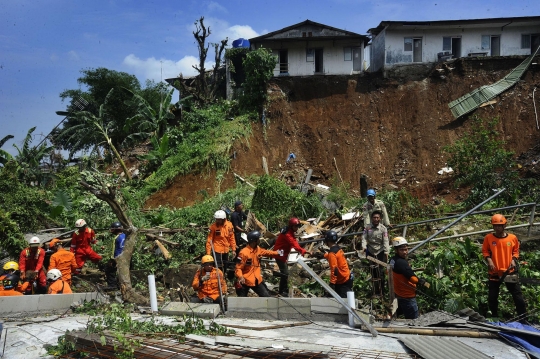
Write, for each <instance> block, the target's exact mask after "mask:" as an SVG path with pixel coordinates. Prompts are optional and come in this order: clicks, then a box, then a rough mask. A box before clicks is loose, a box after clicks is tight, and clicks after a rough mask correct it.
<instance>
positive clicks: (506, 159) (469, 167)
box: [444, 117, 520, 205]
mask: <svg viewBox="0 0 540 359" xmlns="http://www.w3.org/2000/svg"><path fill="white" fill-rule="evenodd" d="M498 122H499V120H498V119H496V118H495V119H493V120H490V121H484V120H482V119H480V118H478V117H474V118H473V125H472V127H471V130H470V131H469V132H467V133H465V134H464V135H463V136H462V137H461V138H460V139H459V140H457V141H456V142H454V143H453V144H452V145H449V146H447V147H445V148H444V151H445V152H447V153H448V154H449V155H450V158H449V159H448V165H449V166H451V167H452V168H453V169H454V171H455V179H456V181H455V184H456V186H471V193H470V195H469V198H467V201H466V202H467V204H470V205H474V204H478V203H480V202H482V201H483V200H484V199H486V198H488V197H489V196H491V195H492V194H493V189H495V188H506V192H505V193H503V194H502V195H501V196H499V197H498V198H497V200H496V201H497V203H499V204H505V203H506V204H515V203H516V202H517V200H518V196H519V194H520V183H519V176H518V172H517V169H516V164H515V162H514V159H513V155H514V153H513V152H510V151H506V150H505V149H504V145H505V142H504V141H503V140H501V136H500V134H499V132H497V130H496V126H497V123H498Z"/></svg>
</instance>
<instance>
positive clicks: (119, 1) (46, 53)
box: [0, 0, 540, 153]
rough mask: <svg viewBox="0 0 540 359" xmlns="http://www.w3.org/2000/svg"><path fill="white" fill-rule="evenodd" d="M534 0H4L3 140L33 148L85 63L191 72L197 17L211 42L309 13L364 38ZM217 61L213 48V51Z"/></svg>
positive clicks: (146, 75) (527, 7)
mask: <svg viewBox="0 0 540 359" xmlns="http://www.w3.org/2000/svg"><path fill="white" fill-rule="evenodd" d="M539 10H540V6H539V5H538V1H537V0H515V1H507V0H504V1H503V0H491V1H489V0H483V1H475V0H468V1H464V0H453V1H448V0H444V1H442V0H434V1H423V0H416V1H408V0H405V1H395V0H391V1H376V0H370V1H364V0H309V1H308V0H304V1H300V0H289V1H280V0H277V1H260V0H254V1H239V0H228V1H223V0H218V1H204V0H199V1H193V0H182V1H158V0H156V1H130V0H114V1H113V0H111V1H106V0H92V1H87V2H81V1H73V0H69V1H68V0H47V1H26V0H13V1H10V0H3V1H1V5H0V121H1V122H0V123H1V127H0V138H3V137H4V136H6V135H8V134H12V135H14V136H15V139H13V140H11V141H9V142H7V143H6V144H5V145H4V146H3V149H4V150H6V151H9V152H11V153H16V150H15V149H14V148H13V147H12V144H13V143H16V144H17V145H20V143H21V142H22V140H23V139H24V137H25V135H26V133H27V131H28V130H29V129H30V128H31V127H34V126H37V128H36V130H35V132H34V135H35V140H34V142H33V143H34V145H35V144H37V143H38V142H39V141H40V140H41V138H42V137H43V136H45V135H47V134H48V133H49V132H50V130H51V129H52V128H53V127H54V126H55V125H56V124H58V123H59V122H60V120H61V119H62V118H61V117H59V116H57V115H56V114H55V111H58V110H64V109H65V107H66V103H62V101H61V100H60V98H59V96H58V95H59V94H60V92H62V91H63V90H66V89H75V88H78V87H79V85H78V83H77V78H78V77H79V76H80V70H81V69H87V68H97V67H106V68H109V69H113V70H117V71H125V72H128V73H132V74H135V75H136V76H137V77H138V78H139V80H140V81H141V83H144V81H145V80H146V79H153V80H156V81H160V80H161V76H162V75H161V72H162V71H163V78H168V77H174V76H177V75H178V74H179V73H183V74H184V75H192V74H193V69H192V68H191V65H192V64H194V63H195V62H196V61H197V58H196V57H197V48H196V45H195V42H194V39H193V35H192V31H193V29H194V25H193V23H194V21H195V20H197V19H198V18H199V17H200V16H204V17H205V24H206V25H209V26H210V28H211V30H212V32H213V34H212V36H211V38H210V41H215V42H219V41H220V40H221V39H223V38H225V37H229V43H231V42H232V40H234V39H237V38H239V37H244V38H250V37H254V36H258V35H262V34H264V33H267V32H270V31H275V30H278V29H281V28H283V27H286V26H289V25H292V24H295V23H298V22H301V21H304V20H306V19H310V20H313V21H316V22H320V23H324V24H327V25H330V26H334V27H337V28H342V29H346V30H349V31H353V32H357V33H361V34H366V33H367V30H368V29H369V28H371V27H375V26H377V25H378V24H379V22H381V21H383V20H410V21H414V20H418V21H424V20H455V19H474V18H489V17H512V16H537V15H540V11H539ZM209 58H213V54H212V55H210V56H209Z"/></svg>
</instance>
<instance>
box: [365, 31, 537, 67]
mask: <svg viewBox="0 0 540 359" xmlns="http://www.w3.org/2000/svg"><path fill="white" fill-rule="evenodd" d="M538 31H539V30H538V28H535V27H533V26H529V27H526V26H523V27H509V28H505V29H504V30H501V28H500V27H486V28H474V29H471V28H463V29H447V30H440V29H439V30H429V29H428V30H414V29H411V30H387V31H386V34H385V36H384V51H385V55H386V58H385V67H390V66H393V65H395V64H403V63H412V62H413V52H412V51H404V38H405V37H412V38H421V39H422V62H436V61H437V60H438V59H437V53H438V52H441V51H443V37H460V38H461V54H460V55H461V56H460V57H466V56H468V54H469V53H480V52H487V56H490V55H491V50H490V49H482V35H491V36H500V56H510V55H530V53H531V50H530V48H527V49H522V48H521V35H522V34H531V33H538ZM381 34H382V33H381ZM381 34H379V35H378V36H377V37H376V38H375V39H377V38H378V37H379V36H380V35H381ZM381 40H382V39H381ZM373 51H374V55H373V58H374V59H375V58H377V59H380V58H381V51H382V49H381V48H375V47H374V48H373Z"/></svg>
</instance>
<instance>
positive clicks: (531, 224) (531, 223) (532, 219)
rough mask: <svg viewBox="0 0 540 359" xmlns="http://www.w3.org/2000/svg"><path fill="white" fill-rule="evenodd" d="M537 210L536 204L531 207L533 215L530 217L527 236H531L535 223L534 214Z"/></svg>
mask: <svg viewBox="0 0 540 359" xmlns="http://www.w3.org/2000/svg"><path fill="white" fill-rule="evenodd" d="M535 212H536V204H535V205H534V206H533V208H532V209H531V216H530V217H529V230H528V231H527V237H530V236H531V229H532V226H533V224H534V214H535Z"/></svg>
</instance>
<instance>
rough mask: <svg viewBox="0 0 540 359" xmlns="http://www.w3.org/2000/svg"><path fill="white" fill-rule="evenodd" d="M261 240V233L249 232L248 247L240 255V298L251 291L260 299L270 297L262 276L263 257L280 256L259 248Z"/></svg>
mask: <svg viewBox="0 0 540 359" xmlns="http://www.w3.org/2000/svg"><path fill="white" fill-rule="evenodd" d="M260 238H261V233H260V232H259V231H252V232H249V233H248V235H247V240H248V244H247V246H246V247H244V248H243V249H242V250H241V251H240V253H238V258H237V263H236V271H235V275H236V278H237V279H238V284H239V286H240V287H239V288H238V287H237V288H236V294H237V295H238V296H239V297H247V294H248V291H249V290H250V289H252V290H253V291H254V292H255V293H256V294H257V295H258V296H259V297H269V296H270V294H269V293H268V289H267V288H266V285H265V284H264V281H263V278H262V276H261V257H273V256H276V255H278V252H276V251H268V250H266V249H262V248H261V247H259V239H260Z"/></svg>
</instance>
